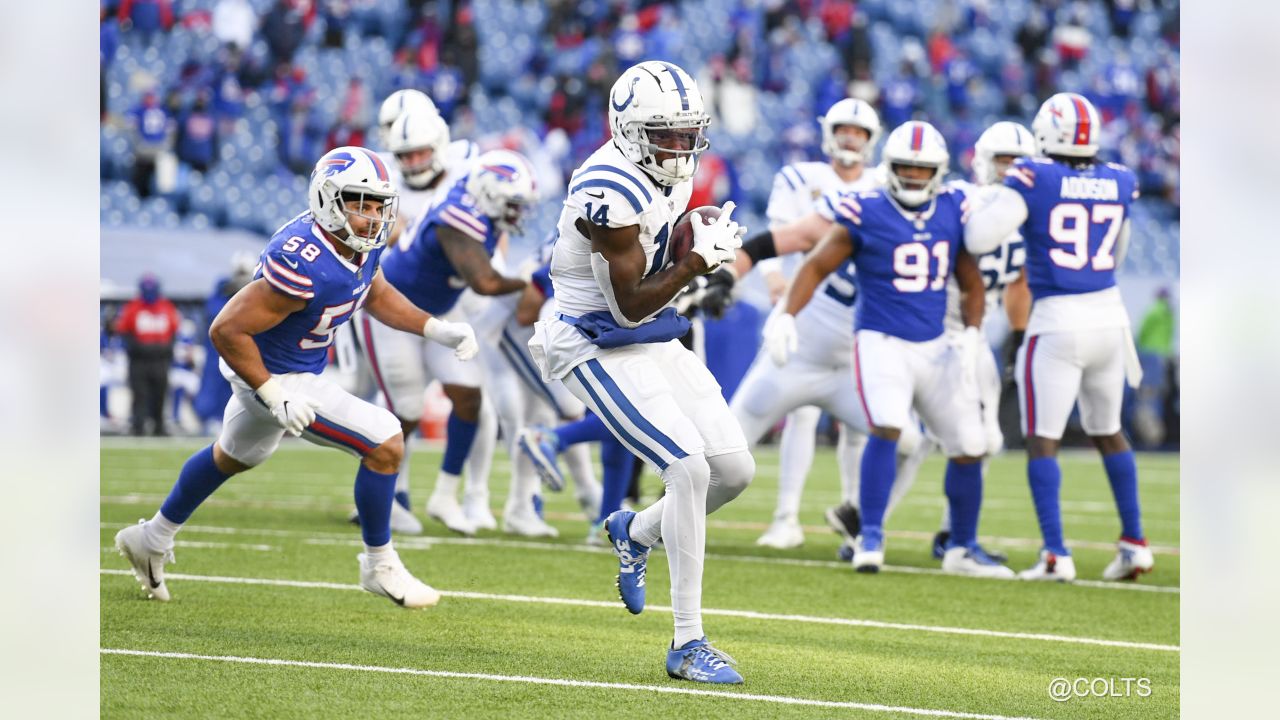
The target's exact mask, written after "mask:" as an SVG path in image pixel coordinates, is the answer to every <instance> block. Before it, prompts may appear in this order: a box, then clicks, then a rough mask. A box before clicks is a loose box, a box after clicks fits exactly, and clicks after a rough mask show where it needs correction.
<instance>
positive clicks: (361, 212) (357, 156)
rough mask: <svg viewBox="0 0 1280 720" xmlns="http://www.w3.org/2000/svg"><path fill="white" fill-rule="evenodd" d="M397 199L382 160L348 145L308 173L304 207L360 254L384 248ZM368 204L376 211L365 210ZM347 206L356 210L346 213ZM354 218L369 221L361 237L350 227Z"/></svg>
mask: <svg viewBox="0 0 1280 720" xmlns="http://www.w3.org/2000/svg"><path fill="white" fill-rule="evenodd" d="M398 199H399V196H398V195H397V193H396V189H395V186H394V185H392V184H391V175H390V174H389V173H388V172H387V166H386V164H385V163H383V162H382V158H380V157H378V155H377V153H375V152H373V151H372V150H366V149H365V148H362V147H355V146H351V145H347V146H343V147H338V148H334V149H332V150H330V151H329V152H327V153H325V154H324V157H322V158H320V161H319V162H317V163H316V168H315V170H312V171H311V185H310V187H308V188H307V200H308V203H307V204H308V205H309V206H310V207H311V215H312V217H314V218H315V221H316V224H317V225H319V226H320V227H322V228H324V229H325V230H327V231H328V232H329V233H330V234H332V235H333V236H334V237H336V238H338V239H339V240H341V241H342V243H343V244H345V245H346V246H347V247H349V248H351V249H352V250H355V251H356V252H359V253H367V252H369V251H370V250H376V249H378V248H380V247H382V246H383V245H386V244H387V236H388V235H390V233H391V226H392V225H393V224H395V221H396V210H397V207H398V202H397V200H398ZM369 200H374V201H377V202H378V203H380V205H379V207H378V208H377V209H373V208H364V203H365V202H366V201H369ZM347 202H354V203H356V207H355V208H354V209H348V207H347V205H346V203H347ZM370 213H374V214H370ZM353 216H354V217H360V218H362V219H363V220H367V221H368V229H367V230H366V232H365V233H364V234H359V233H357V232H356V231H355V229H354V228H353V227H352V226H351V218H352V217H353Z"/></svg>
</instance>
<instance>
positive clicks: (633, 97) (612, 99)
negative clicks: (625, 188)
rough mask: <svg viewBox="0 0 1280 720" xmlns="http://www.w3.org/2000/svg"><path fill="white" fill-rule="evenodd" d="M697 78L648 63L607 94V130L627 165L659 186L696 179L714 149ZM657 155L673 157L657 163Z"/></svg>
mask: <svg viewBox="0 0 1280 720" xmlns="http://www.w3.org/2000/svg"><path fill="white" fill-rule="evenodd" d="M710 122H711V118H710V117H708V115H707V111H706V109H705V108H704V107H703V105H702V93H700V92H698V86H697V84H696V83H694V81H693V78H691V77H689V74H688V73H686V72H685V71H684V70H681V69H680V68H679V67H677V66H675V65H672V64H671V63H669V62H661V61H658V60H646V61H645V62H642V63H640V64H638V65H633V66H631V67H630V68H628V69H627V71H626V72H624V73H622V76H621V77H619V78H618V81H617V82H615V83H614V84H613V89H612V90H610V91H609V129H610V130H611V131H612V133H613V143H614V145H616V146H617V147H618V149H619V150H621V151H622V154H623V155H625V156H626V158H627V159H628V160H630V161H631V162H633V163H635V164H636V165H639V166H640V169H642V170H644V171H645V172H646V173H648V174H649V176H650V177H652V178H653V180H654V182H657V183H659V184H661V185H666V186H672V185H677V184H679V183H682V182H684V181H686V180H688V179H689V178H691V177H693V173H694V172H695V171H696V170H697V169H698V156H700V155H701V154H702V153H703V151H705V150H706V149H707V148H708V147H710V143H709V142H707V138H706V136H705V135H704V130H705V129H706V127H707V125H708V124H710ZM658 153H663V154H666V155H669V156H670V157H669V158H668V159H665V160H662V161H661V162H659V161H658V158H657V155H658Z"/></svg>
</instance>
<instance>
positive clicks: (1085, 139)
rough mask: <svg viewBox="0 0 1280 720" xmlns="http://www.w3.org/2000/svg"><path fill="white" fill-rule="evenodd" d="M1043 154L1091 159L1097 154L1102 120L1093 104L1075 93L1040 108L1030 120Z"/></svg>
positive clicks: (1065, 94) (1049, 100)
mask: <svg viewBox="0 0 1280 720" xmlns="http://www.w3.org/2000/svg"><path fill="white" fill-rule="evenodd" d="M1031 132H1032V133H1034V134H1035V136H1036V144H1038V145H1039V146H1040V153H1041V154H1042V155H1059V156H1064V157H1075V158H1091V157H1093V156H1095V155H1097V154H1098V135H1099V133H1101V132H1102V119H1101V118H1100V117H1099V116H1098V109H1097V108H1095V107H1094V106H1093V103H1091V102H1089V101H1088V100H1086V99H1084V97H1082V96H1080V95H1077V94H1075V93H1058V94H1057V95H1054V96H1053V97H1051V98H1049V99H1048V100H1045V101H1044V104H1043V105H1041V106H1040V111H1039V112H1037V113H1036V117H1035V119H1034V120H1032V121H1031Z"/></svg>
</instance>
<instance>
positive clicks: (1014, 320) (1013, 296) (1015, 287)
mask: <svg viewBox="0 0 1280 720" xmlns="http://www.w3.org/2000/svg"><path fill="white" fill-rule="evenodd" d="M1004 314H1005V316H1006V317H1008V318H1009V329H1010V330H1012V331H1013V332H1019V333H1020V332H1024V331H1025V330H1026V329H1027V322H1028V321H1029V320H1030V319H1031V288H1030V287H1028V286H1027V272H1026V270H1023V271H1022V274H1021V275H1019V276H1018V279H1017V280H1014V281H1013V282H1011V283H1009V284H1008V285H1006V286H1005V288H1004Z"/></svg>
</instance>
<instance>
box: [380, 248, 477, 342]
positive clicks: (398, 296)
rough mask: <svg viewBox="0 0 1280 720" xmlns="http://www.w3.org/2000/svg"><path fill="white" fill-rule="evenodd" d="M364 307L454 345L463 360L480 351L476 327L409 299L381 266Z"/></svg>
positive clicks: (408, 329)
mask: <svg viewBox="0 0 1280 720" xmlns="http://www.w3.org/2000/svg"><path fill="white" fill-rule="evenodd" d="M364 309H365V310H366V311H367V312H368V313H369V314H370V315H372V316H373V317H374V318H376V319H377V320H378V322H380V323H382V324H383V325H386V326H387V327H392V328H395V329H396V330H401V331H403V332H407V333H413V334H414V335H421V336H422V337H424V338H426V339H428V340H431V341H433V342H438V343H440V344H441V345H447V346H449V347H451V348H453V349H454V351H455V353H456V354H457V356H458V358H459V359H460V360H470V359H471V358H473V357H475V355H476V353H477V352H479V346H478V345H477V344H476V334H475V331H474V330H472V329H471V326H470V325H468V324H466V323H461V322H448V321H446V320H441V319H440V318H437V317H432V316H431V313H429V312H427V311H426V310H423V309H422V308H420V307H418V306H417V305H414V304H413V303H412V302H409V298H407V297H405V296H404V294H402V293H401V292H400V291H399V290H397V289H396V288H395V286H394V285H392V284H391V283H389V282H387V279H386V278H385V277H384V276H383V275H382V268H378V272H377V273H375V274H374V276H373V282H372V283H370V285H369V296H368V297H367V298H365V301H364Z"/></svg>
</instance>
